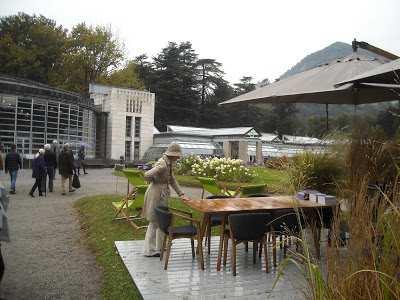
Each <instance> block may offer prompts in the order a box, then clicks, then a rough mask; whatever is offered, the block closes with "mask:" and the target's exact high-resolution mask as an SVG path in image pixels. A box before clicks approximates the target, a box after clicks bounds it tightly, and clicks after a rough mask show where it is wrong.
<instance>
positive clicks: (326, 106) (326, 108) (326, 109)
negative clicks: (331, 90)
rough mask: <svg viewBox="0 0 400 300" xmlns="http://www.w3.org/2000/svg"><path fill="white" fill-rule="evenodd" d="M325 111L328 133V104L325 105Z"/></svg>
mask: <svg viewBox="0 0 400 300" xmlns="http://www.w3.org/2000/svg"><path fill="white" fill-rule="evenodd" d="M325 111H326V132H328V131H329V111H328V104H325Z"/></svg>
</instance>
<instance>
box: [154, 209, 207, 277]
mask: <svg viewBox="0 0 400 300" xmlns="http://www.w3.org/2000/svg"><path fill="white" fill-rule="evenodd" d="M155 212H156V216H157V220H158V224H159V228H160V230H161V231H162V232H163V233H164V234H165V238H164V241H163V246H162V248H161V254H160V260H161V261H162V259H163V257H164V249H166V251H167V253H166V256H165V263H164V270H166V269H167V268H168V261H169V256H170V254H171V247H172V241H173V240H175V239H180V238H189V239H190V243H191V247H192V257H193V259H194V258H195V250H194V239H195V238H196V239H197V247H198V259H199V263H200V267H201V269H202V270H204V261H203V248H202V245H201V242H200V222H199V221H197V220H195V219H193V217H192V214H191V213H189V212H185V211H182V210H179V209H175V208H171V207H162V206H161V207H157V208H156V209H155ZM176 218H181V219H183V220H186V221H189V222H190V224H189V225H184V226H173V225H174V223H175V219H176Z"/></svg>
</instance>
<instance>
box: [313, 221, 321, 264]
mask: <svg viewBox="0 0 400 300" xmlns="http://www.w3.org/2000/svg"><path fill="white" fill-rule="evenodd" d="M312 230H313V231H314V232H313V236H314V246H315V253H316V256H317V259H320V258H321V245H320V242H321V227H320V226H318V224H315V225H314V226H313V229H312Z"/></svg>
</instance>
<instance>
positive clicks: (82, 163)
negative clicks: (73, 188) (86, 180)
mask: <svg viewBox="0 0 400 300" xmlns="http://www.w3.org/2000/svg"><path fill="white" fill-rule="evenodd" d="M81 167H82V168H83V174H85V175H86V174H88V173H87V172H86V164H85V146H84V145H81V146H80V148H79V151H78V175H80V174H81Z"/></svg>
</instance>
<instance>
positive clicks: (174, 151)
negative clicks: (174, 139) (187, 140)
mask: <svg viewBox="0 0 400 300" xmlns="http://www.w3.org/2000/svg"><path fill="white" fill-rule="evenodd" d="M165 155H167V156H175V157H181V156H182V150H181V146H179V144H177V143H172V144H170V145H169V146H168V148H167V151H165Z"/></svg>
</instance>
